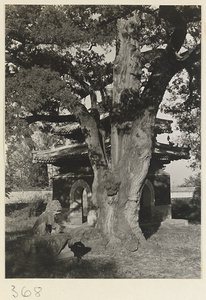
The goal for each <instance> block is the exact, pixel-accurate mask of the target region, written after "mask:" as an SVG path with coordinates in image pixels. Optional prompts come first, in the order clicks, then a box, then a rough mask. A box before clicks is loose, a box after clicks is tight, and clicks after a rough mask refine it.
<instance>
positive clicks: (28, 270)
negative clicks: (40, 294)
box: [6, 257, 117, 279]
mask: <svg viewBox="0 0 206 300" xmlns="http://www.w3.org/2000/svg"><path fill="white" fill-rule="evenodd" d="M6 277H7V278H88V279H90V278H117V266H116V262H115V261H114V259H112V258H109V257H108V258H105V257H98V258H92V257H90V258H88V259H82V260H81V261H80V262H78V261H77V259H76V258H70V259H68V260H62V261H55V260H54V261H52V260H51V261H50V262H47V263H45V264H41V265H40V264H36V265H32V264H31V265H30V263H29V262H28V264H26V262H25V264H21V265H14V266H13V267H12V268H10V270H8V272H7V276H6Z"/></svg>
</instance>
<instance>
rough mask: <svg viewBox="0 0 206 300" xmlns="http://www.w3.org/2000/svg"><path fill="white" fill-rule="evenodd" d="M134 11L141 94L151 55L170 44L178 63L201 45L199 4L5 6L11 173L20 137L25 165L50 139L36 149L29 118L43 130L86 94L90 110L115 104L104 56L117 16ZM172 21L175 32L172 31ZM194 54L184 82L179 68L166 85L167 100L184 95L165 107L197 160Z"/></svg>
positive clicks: (115, 43)
mask: <svg viewBox="0 0 206 300" xmlns="http://www.w3.org/2000/svg"><path fill="white" fill-rule="evenodd" d="M168 9H169V10H170V13H168ZM134 11H136V13H137V14H138V17H139V25H138V26H139V29H138V41H139V44H140V48H141V49H142V56H141V62H142V72H141V74H139V76H140V79H141V87H140V92H139V93H140V95H141V94H143V95H144V92H145V91H146V88H147V86H148V82H149V81H148V79H149V78H150V75H151V74H153V73H154V70H155V64H156V60H157V59H158V58H159V57H160V55H161V54H162V53H163V51H165V48H166V46H167V45H168V44H169V43H172V45H173V47H174V50H176V52H177V53H178V55H177V57H178V59H179V61H180V62H181V60H182V63H184V61H186V58H185V57H184V55H185V53H186V54H187V53H188V52H187V51H189V52H190V53H192V51H193V52H195V51H194V49H195V48H196V49H198V47H200V46H199V45H200V7H198V6H176V7H175V8H174V7H161V8H159V7H152V6H147V5H146V6H119V5H117V6H104V5H99V6H83V5H76V6H75V5H72V6H66V5H64V6H62V5H49V6H47V5H7V6H6V77H7V78H6V102H5V105H6V140H7V143H8V152H7V153H8V157H9V158H8V170H9V173H10V174H11V173H14V171H12V170H13V168H20V166H18V167H17V165H16V164H15V163H14V164H13V166H12V162H11V161H13V160H14V161H15V162H16V161H17V160H18V159H19V158H15V156H14V152H15V151H16V149H15V151H14V148H16V147H18V146H20V145H21V143H22V142H23V144H24V145H25V149H26V148H27V147H29V148H27V149H28V152H27V153H30V154H28V156H27V155H26V156H27V157H26V156H25V157H26V160H25V162H26V161H27V160H30V163H31V157H30V156H31V150H32V149H34V148H36V149H43V148H45V145H49V144H51V143H49V142H48V140H47V139H50V137H48V131H47V132H46V133H47V138H45V140H44V141H45V144H44V145H42V148H41V147H38V142H37V143H36V144H35V145H34V142H31V141H29V137H28V136H30V135H32V128H31V125H30V126H29V127H28V124H30V123H33V122H35V121H41V123H39V126H40V129H41V130H42V128H44V129H45V128H46V127H45V125H42V124H43V123H42V122H44V121H47V122H56V123H58V122H62V121H70V120H71V119H70V114H69V113H68V111H71V108H73V107H74V105H75V103H80V102H81V100H82V99H85V98H86V97H87V96H90V100H91V107H92V108H94V109H96V110H98V111H99V112H100V113H101V112H105V111H107V112H109V113H110V114H111V115H112V113H113V111H112V110H113V109H115V107H112V98H111V96H110V95H109V94H108V92H107V89H106V87H107V86H108V85H109V84H112V82H113V60H112V61H111V60H109V59H108V56H109V55H113V52H114V49H115V51H116V53H118V49H119V40H118V20H119V19H120V18H125V19H128V18H129V17H130V16H131V15H133V14H134ZM180 15H181V16H182V17H181V18H180V20H182V21H181V22H180V24H179V25H178V26H179V27H178V26H176V24H175V20H176V18H177V16H180ZM134 26H136V25H135V24H134ZM176 27H178V30H179V32H178V36H177V34H176V36H175V33H176ZM185 30H187V38H186V39H185ZM180 32H181V33H182V35H181V34H180ZM171 36H172V39H171ZM182 45H183V47H182ZM180 48H181V51H180V52H179V50H180ZM171 55H172V54H171ZM113 56H114V55H113ZM196 57H197V55H196V54H195V53H194V55H193V59H194V63H191V61H192V58H191V59H190V60H188V61H186V62H185V70H187V71H186V72H187V80H186V81H184V80H183V79H182V76H181V74H177V76H176V78H174V80H173V82H172V83H171V85H170V86H169V92H170V94H171V99H172V100H171V101H173V100H174V99H176V98H180V97H181V99H183V100H184V101H180V103H179V104H178V105H177V104H175V106H174V105H172V104H170V106H169V107H167V108H165V110H166V111H167V112H171V113H173V114H174V115H175V116H177V119H178V126H179V127H180V128H181V130H184V131H185V132H187V133H188V132H189V134H186V135H185V140H186V143H188V138H189V139H190V141H189V143H190V145H191V143H193V144H194V146H193V147H192V151H193V152H194V153H195V156H194V158H195V162H196V161H197V160H198V159H199V158H200V157H199V156H200V144H199V137H198V138H197V135H200V134H199V132H200V131H199V124H200V123H199V119H200V60H198V59H196ZM180 83H182V84H180ZM157 93H158V91H157ZM100 95H101V96H100ZM145 95H146V92H145ZM153 101H155V99H153ZM174 103H175V102H174ZM65 109H66V113H65ZM67 113H68V115H67ZM62 115H63V118H62V119H61V116H62ZM49 124H50V123H49ZM49 126H51V125H49ZM197 128H198V130H197ZM193 135H194V136H193ZM11 149H12V150H11ZM9 153H10V154H9ZM11 153H12V155H11ZM17 153H18V152H17ZM23 153H26V152H24V151H23ZM22 155H23V154H22ZM17 156H18V155H17ZM195 162H194V163H195ZM9 173H7V175H8V174H9ZM8 176H11V175H8ZM32 177H33V176H32ZM7 178H10V177H7ZM8 181H9V179H8ZM22 182H23V181H22ZM25 184H26V183H25ZM38 184H39V183H38ZM23 185H24V184H23Z"/></svg>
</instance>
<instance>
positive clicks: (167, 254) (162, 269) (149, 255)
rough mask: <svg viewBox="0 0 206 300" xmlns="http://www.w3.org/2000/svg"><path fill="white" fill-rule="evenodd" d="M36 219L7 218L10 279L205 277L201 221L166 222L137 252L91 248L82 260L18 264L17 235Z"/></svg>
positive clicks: (26, 260)
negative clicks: (202, 267)
mask: <svg viewBox="0 0 206 300" xmlns="http://www.w3.org/2000/svg"><path fill="white" fill-rule="evenodd" d="M18 215H19V214H18ZM16 216H17V215H16ZM21 217H22V216H21ZM19 218H20V215H19ZM34 221H35V218H30V219H29V222H28V219H27V221H26V220H23V219H21V221H20V222H17V219H16V218H14V217H13V216H10V217H7V218H6V275H5V276H6V278H137V279H138V278H139V279H140V278H145V279H149V278H151V279H154V278H171V279H172V278H179V279H181V278H182V279H183V278H190V279H194V278H201V251H200V250H201V249H200V248H201V227H200V225H199V224H196V225H195V224H188V225H187V224H185V222H181V221H177V220H176V221H173V220H171V221H170V222H164V223H162V225H161V226H160V228H159V229H158V231H157V232H155V234H153V235H151V236H150V237H149V238H148V239H147V240H146V242H145V243H144V244H143V245H142V246H141V247H140V248H139V249H138V251H136V252H133V253H131V252H130V253H129V252H123V251H120V250H119V249H115V252H114V253H112V254H111V253H109V252H104V253H101V254H97V253H93V251H92V250H91V252H89V253H88V254H86V255H85V256H84V257H83V258H82V260H81V261H80V262H77V260H76V258H75V257H70V258H68V259H64V260H58V261H56V260H53V261H52V262H50V263H49V264H48V265H47V266H43V267H42V266H41V265H36V266H33V265H30V261H28V258H26V257H25V262H24V263H23V264H20V265H18V266H17V264H16V259H17V256H18V253H17V247H16V241H17V237H19V236H27V235H28V230H29V229H31V227H32V225H33V223H34ZM25 266H27V267H25ZM28 266H29V268H28Z"/></svg>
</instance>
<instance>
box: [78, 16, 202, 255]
mask: <svg viewBox="0 0 206 300" xmlns="http://www.w3.org/2000/svg"><path fill="white" fill-rule="evenodd" d="M167 13H168V14H167ZM178 16H179V15H178ZM167 17H168V18H169V17H170V11H168V10H167V11H166V13H164V18H165V19H167ZM175 20H177V18H176V19H175ZM180 20H181V24H182V27H183V29H184V30H182V27H181V26H178V24H179V23H178V22H177V27H175V25H174V31H173V33H172V35H173V36H172V37H171V40H170V41H171V42H170V43H168V45H167V48H166V49H165V50H164V51H161V52H160V53H159V54H158V55H156V56H155V55H153V59H152V60H153V61H152V63H151V66H152V72H151V75H150V77H149V80H148V82H147V85H146V86H145V88H144V91H143V92H142V93H140V76H141V68H142V66H141V55H142V54H141V53H140V49H139V45H138V31H139V30H141V25H140V21H139V18H138V15H134V16H133V17H131V18H129V19H127V20H124V19H120V20H119V23H118V31H119V43H120V47H119V52H118V55H117V57H116V59H115V62H114V76H113V104H112V110H111V112H110V121H111V159H108V158H107V157H106V153H105V148H104V147H102V145H103V144H104V138H103V137H104V133H103V131H102V128H100V127H101V126H99V125H98V124H99V122H98V117H97V116H94V115H92V114H91V113H89V112H88V111H87V110H86V109H85V108H83V106H82V105H81V104H78V106H76V107H75V108H74V109H73V111H74V113H75V115H76V116H77V118H78V119H79V121H80V125H81V129H82V131H83V132H84V134H85V141H86V143H87V145H88V149H89V158H90V162H91V165H92V168H93V171H94V182H93V187H92V193H93V196H92V199H93V204H94V205H95V206H96V207H97V212H98V218H97V224H96V228H97V229H98V230H99V231H100V232H101V237H102V242H103V244H104V245H105V246H106V247H112V248H113V247H114V248H115V247H116V246H117V245H118V246H120V247H123V248H124V247H125V248H126V249H127V250H129V251H136V250H137V249H138V246H139V244H140V243H141V242H142V241H143V240H144V237H143V235H142V232H141V229H140V227H139V210H140V198H141V192H142V188H143V186H144V182H145V179H146V176H147V174H148V169H149V166H150V160H151V156H152V150H153V135H154V125H155V117H156V114H157V111H158V108H159V105H160V103H161V101H162V98H163V95H164V93H165V90H166V88H167V85H168V83H169V82H170V80H171V78H172V77H173V76H174V75H175V74H176V73H178V72H179V71H181V70H182V69H183V68H187V67H188V66H189V64H191V62H192V60H193V61H194V60H195V59H196V58H197V59H199V58H200V47H196V49H194V51H193V53H191V55H190V56H189V57H187V56H186V58H185V59H184V57H183V59H179V56H177V52H178V51H179V50H180V48H181V45H182V44H181V43H183V41H184V39H185V35H186V30H185V26H186V24H185V22H184V20H182V19H181V17H180ZM168 21H170V20H169V19H168ZM177 35H178V37H180V36H181V43H178V45H177V43H175V42H174V41H175V38H174V37H175V36H177ZM179 40H180V39H179Z"/></svg>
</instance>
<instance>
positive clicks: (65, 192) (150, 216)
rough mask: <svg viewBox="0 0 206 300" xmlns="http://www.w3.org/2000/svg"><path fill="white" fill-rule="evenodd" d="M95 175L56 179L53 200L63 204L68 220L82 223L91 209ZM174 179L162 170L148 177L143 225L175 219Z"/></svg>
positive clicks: (141, 209)
mask: <svg viewBox="0 0 206 300" xmlns="http://www.w3.org/2000/svg"><path fill="white" fill-rule="evenodd" d="M92 182H93V175H74V174H70V173H68V174H62V175H61V176H56V177H54V178H53V199H57V200H59V201H60V202H61V205H62V207H63V210H64V212H65V213H67V214H68V221H69V222H71V223H74V224H81V223H82V222H85V221H86V217H87V213H88V211H89V210H90V209H91V205H92V204H91V191H92ZM170 203H171V201H170V177H169V175H168V174H167V173H165V172H162V171H159V172H157V173H156V174H150V175H149V176H148V177H147V180H146V182H145V186H144V188H143V191H142V199H141V203H140V220H139V222H140V223H159V222H161V221H162V220H164V219H166V218H167V217H171V205H170Z"/></svg>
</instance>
